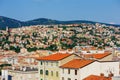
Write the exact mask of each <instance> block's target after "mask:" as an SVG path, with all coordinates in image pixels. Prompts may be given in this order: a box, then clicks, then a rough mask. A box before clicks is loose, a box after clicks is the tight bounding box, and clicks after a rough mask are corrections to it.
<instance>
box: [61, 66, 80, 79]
mask: <svg viewBox="0 0 120 80" xmlns="http://www.w3.org/2000/svg"><path fill="white" fill-rule="evenodd" d="M75 70H77V75H75ZM60 76H61V77H60V80H63V79H62V78H64V80H68V78H70V79H71V80H75V79H77V80H80V70H79V69H70V74H68V68H61V70H60Z"/></svg>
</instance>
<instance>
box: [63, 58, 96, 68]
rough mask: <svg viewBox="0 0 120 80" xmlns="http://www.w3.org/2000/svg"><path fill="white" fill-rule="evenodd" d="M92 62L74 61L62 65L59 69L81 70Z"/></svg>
mask: <svg viewBox="0 0 120 80" xmlns="http://www.w3.org/2000/svg"><path fill="white" fill-rule="evenodd" d="M92 62H94V61H93V60H85V59H74V60H72V61H70V62H68V63H66V64H64V65H62V66H61V68H82V67H84V66H86V65H88V64H90V63H92Z"/></svg>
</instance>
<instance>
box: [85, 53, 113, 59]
mask: <svg viewBox="0 0 120 80" xmlns="http://www.w3.org/2000/svg"><path fill="white" fill-rule="evenodd" d="M110 54H111V53H108V52H106V53H99V54H85V57H86V58H90V57H92V58H96V59H102V58H104V57H106V56H108V55H110Z"/></svg>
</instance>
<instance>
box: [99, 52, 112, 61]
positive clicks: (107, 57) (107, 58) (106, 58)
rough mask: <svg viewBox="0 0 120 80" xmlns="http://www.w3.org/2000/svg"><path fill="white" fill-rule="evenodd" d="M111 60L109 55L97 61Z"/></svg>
mask: <svg viewBox="0 0 120 80" xmlns="http://www.w3.org/2000/svg"><path fill="white" fill-rule="evenodd" d="M112 58H113V54H110V55H108V56H106V57H104V58H102V59H100V60H99V61H111V60H112Z"/></svg>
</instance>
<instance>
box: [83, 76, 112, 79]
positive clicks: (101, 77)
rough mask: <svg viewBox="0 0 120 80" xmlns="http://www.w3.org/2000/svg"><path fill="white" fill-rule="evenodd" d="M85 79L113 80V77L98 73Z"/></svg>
mask: <svg viewBox="0 0 120 80" xmlns="http://www.w3.org/2000/svg"><path fill="white" fill-rule="evenodd" d="M83 80H112V78H110V77H109V78H108V77H104V76H97V75H90V76H88V77H86V78H85V79H83Z"/></svg>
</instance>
